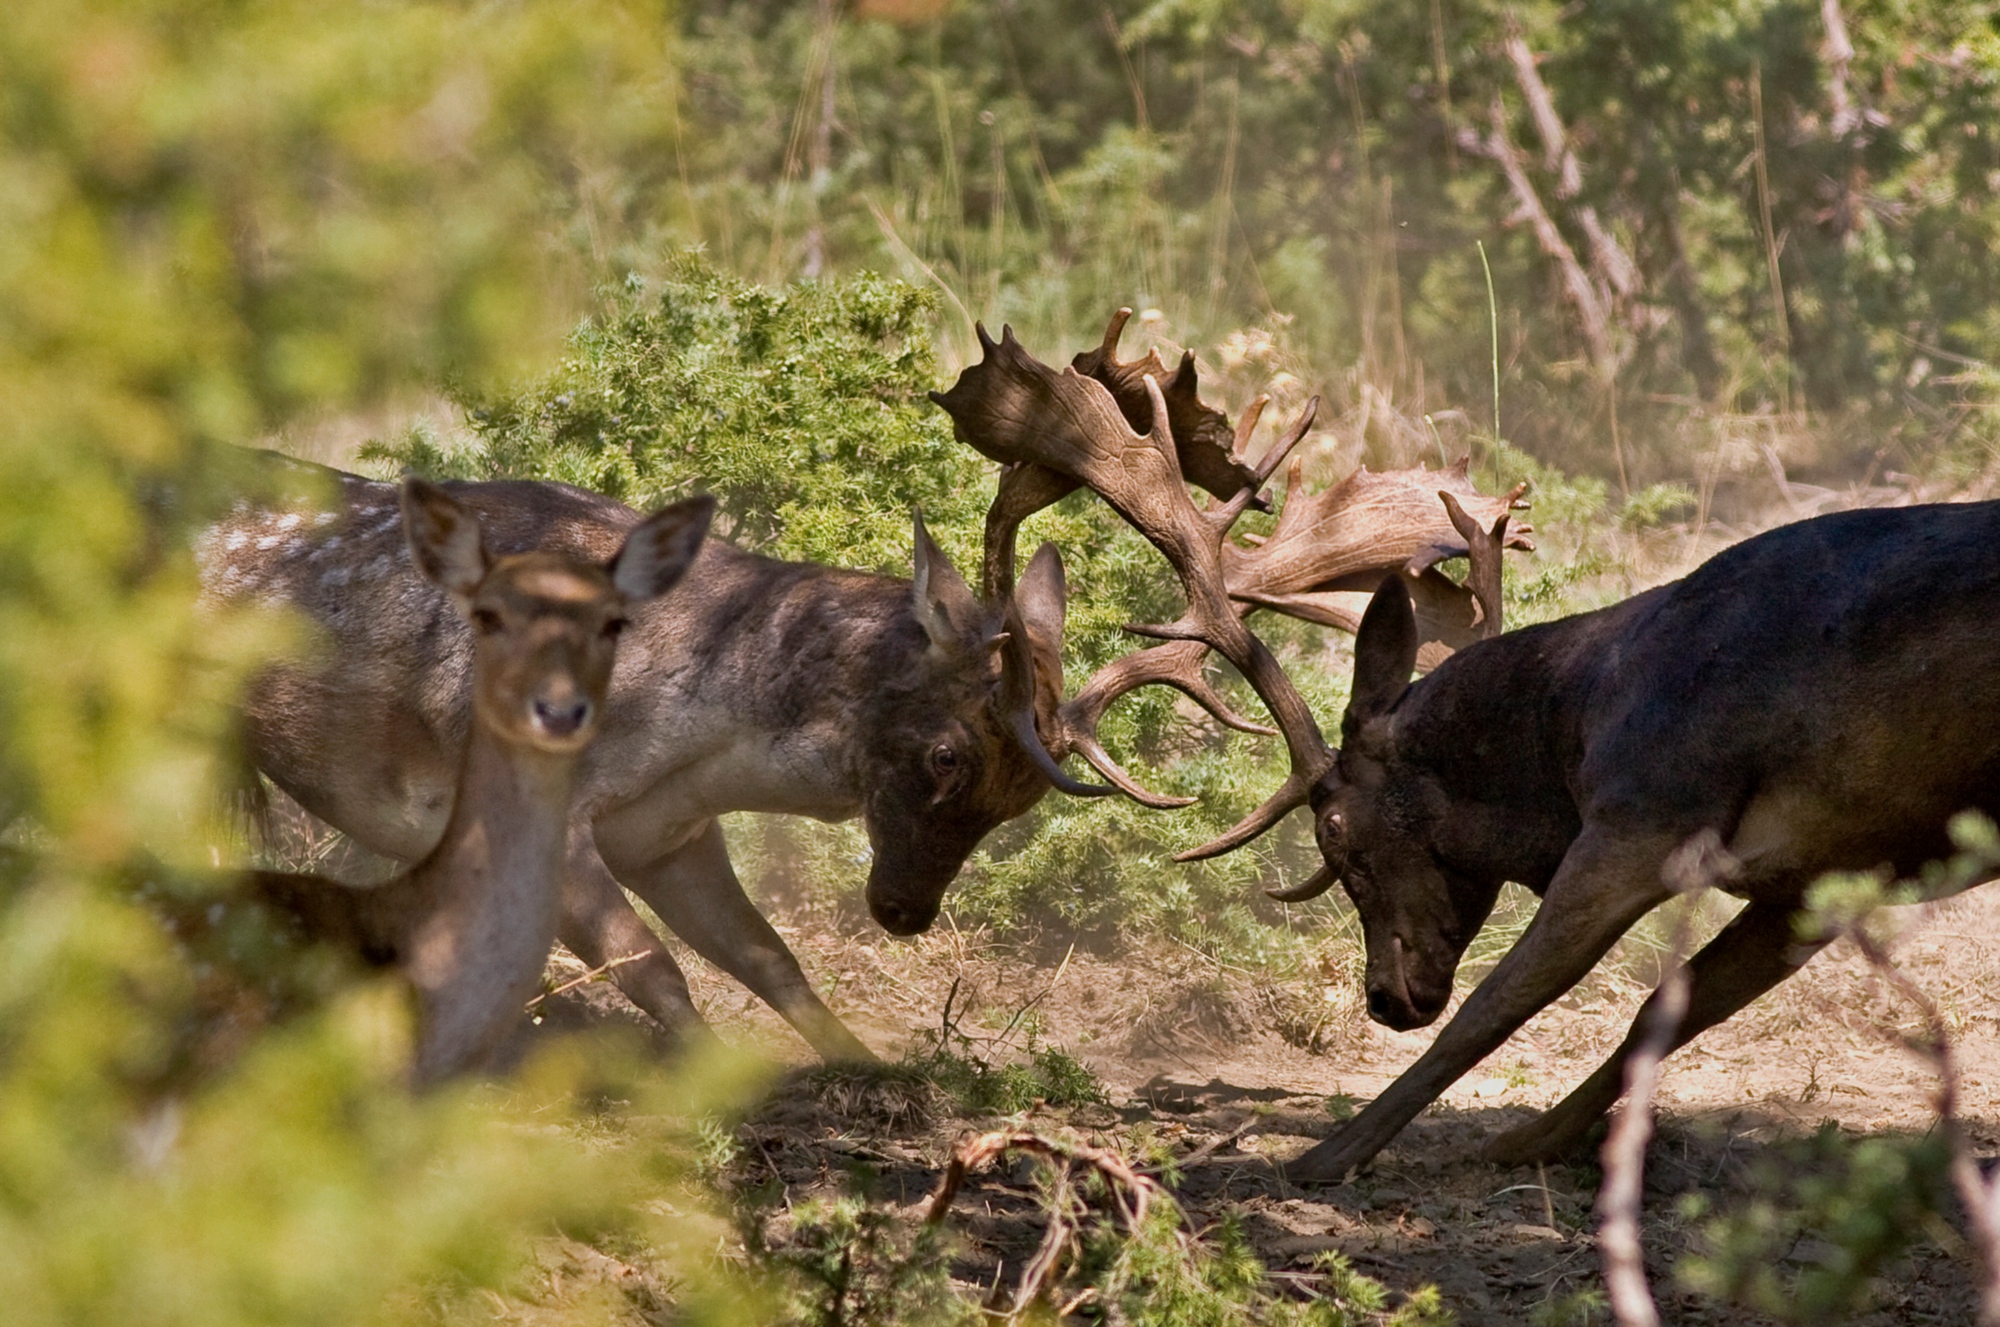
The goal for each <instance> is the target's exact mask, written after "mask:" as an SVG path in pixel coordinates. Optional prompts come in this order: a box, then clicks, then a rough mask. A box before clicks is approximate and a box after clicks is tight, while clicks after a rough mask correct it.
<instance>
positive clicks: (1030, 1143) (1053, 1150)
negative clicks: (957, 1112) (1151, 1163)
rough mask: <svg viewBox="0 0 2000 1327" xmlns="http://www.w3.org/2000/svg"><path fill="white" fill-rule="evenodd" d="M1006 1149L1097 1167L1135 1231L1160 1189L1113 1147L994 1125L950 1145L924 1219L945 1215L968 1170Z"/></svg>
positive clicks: (932, 1220)
mask: <svg viewBox="0 0 2000 1327" xmlns="http://www.w3.org/2000/svg"><path fill="white" fill-rule="evenodd" d="M1008 1152H1027V1153H1031V1154H1032V1155H1035V1156H1039V1157H1042V1158H1043V1159H1045V1160H1047V1161H1049V1162H1051V1163H1053V1164H1054V1165H1056V1166H1057V1167H1059V1168H1060V1169H1062V1170H1063V1171H1065V1172H1067V1171H1068V1170H1070V1169H1071V1168H1073V1167H1074V1166H1077V1165H1083V1166H1087V1167H1089V1168H1090V1169H1092V1170H1095V1171H1097V1172H1098V1173H1099V1174H1100V1175H1102V1176H1104V1180H1105V1186H1106V1187H1107V1188H1108V1189H1109V1190H1110V1191H1111V1198H1112V1201H1113V1203H1115V1204H1116V1205H1117V1208H1118V1215H1119V1216H1120V1217H1121V1218H1122V1219H1123V1220H1124V1222H1125V1225H1126V1228H1127V1229H1134V1230H1135V1229H1137V1228H1138V1227H1139V1226H1140V1225H1141V1224H1143V1223H1144V1221H1145V1219H1146V1210H1147V1208H1148V1207H1149V1206H1150V1205H1151V1204H1152V1200H1153V1198H1154V1196H1155V1195H1156V1194H1158V1193H1159V1191H1160V1186H1159V1185H1158V1184H1157V1183H1155V1182H1154V1181H1153V1180H1152V1179H1151V1178H1150V1177H1149V1176H1146V1175H1142V1174H1140V1173H1139V1172H1138V1171H1136V1170H1134V1169H1132V1165H1131V1163H1130V1162H1128V1161H1126V1160H1125V1158H1124V1157H1121V1156H1119V1155H1118V1154H1117V1153H1116V1152H1112V1151H1109V1150H1107V1149H1105V1148H1101V1147H1091V1146H1090V1145H1089V1144H1087V1143H1066V1142H1062V1141H1060V1140H1059V1139H1054V1138H1045V1137H1043V1136H1042V1135H1041V1134H1038V1133H1034V1132H1031V1131H1029V1130H1026V1129H995V1130H994V1131H993V1132H991V1133H983V1134H975V1135H973V1136H972V1137H970V1138H966V1139H964V1140H962V1141H961V1142H960V1143H959V1145H958V1146H957V1147H955V1148H953V1149H952V1153H951V1161H950V1163H949V1164H948V1165H947V1166H946V1167H945V1171H944V1177H943V1178H942V1179H940V1180H939V1181H938V1187H937V1191H936V1192H935V1193H933V1194H932V1195H931V1205H930V1211H929V1212H928V1213H926V1214H925V1216H924V1221H925V1223H926V1224H929V1225H936V1224H937V1223H938V1222H940V1221H942V1220H944V1218H945V1213H947V1212H949V1211H950V1210H951V1204H952V1200H953V1199H954V1198H956V1197H957V1196H958V1190H959V1187H960V1186H961V1185H963V1184H964V1183H965V1177H966V1174H967V1173H968V1172H970V1171H972V1170H976V1169H977V1168H979V1167H980V1166H983V1165H986V1164H988V1163H989V1162H992V1161H994V1160H997V1159H998V1158H999V1157H1001V1156H1003V1155H1004V1154H1006V1153H1008Z"/></svg>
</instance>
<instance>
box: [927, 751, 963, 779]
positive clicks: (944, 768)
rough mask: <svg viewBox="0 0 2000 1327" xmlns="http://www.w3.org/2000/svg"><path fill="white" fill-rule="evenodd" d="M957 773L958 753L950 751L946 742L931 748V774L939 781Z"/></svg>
mask: <svg viewBox="0 0 2000 1327" xmlns="http://www.w3.org/2000/svg"><path fill="white" fill-rule="evenodd" d="M957 772H958V752H956V751H954V750H952V749H951V744H950V743H948V742H939V743H938V744H937V745H936V746H934V747H932V748H931V773H932V774H935V775H936V776H937V777H939V778H940V779H943V778H949V777H950V776H951V775H953V774H956V773H957Z"/></svg>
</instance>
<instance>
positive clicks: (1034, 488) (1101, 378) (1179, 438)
mask: <svg viewBox="0 0 2000 1327" xmlns="http://www.w3.org/2000/svg"><path fill="white" fill-rule="evenodd" d="M1131 317H1132V310H1130V309H1120V310H1118V312H1116V313H1114V314H1112V315H1111V321H1110V322H1109V323H1107V324H1106V325H1105V328H1104V340H1103V341H1102V342H1101V343H1100V344H1099V345H1098V346H1097V347H1096V348H1095V349H1093V350H1087V351H1084V352H1083V353H1082V354H1080V355H1078V356H1077V357H1076V358H1075V359H1073V360H1071V361H1070V367H1071V368H1072V369H1074V370H1076V372H1077V373H1079V374H1081V375H1083V376H1084V377H1086V378H1089V379H1091V380H1092V381H1094V382H1097V383H1100V384H1102V386H1103V387H1104V389H1105V390H1106V391H1108V392H1109V393H1111V399H1112V400H1113V401H1115V402H1117V404H1118V408H1119V410H1120V411H1121V412H1122V413H1123V414H1124V416H1125V418H1126V421H1127V422H1128V423H1130V424H1131V425H1132V427H1133V428H1134V429H1140V428H1145V427H1148V424H1147V420H1148V418H1149V416H1148V414H1147V412H1148V411H1149V410H1150V409H1151V408H1152V407H1151V406H1150V405H1149V404H1148V402H1147V397H1146V388H1145V383H1146V380H1147V379H1149V378H1151V379H1156V380H1158V381H1159V383H1160V390H1161V394H1162V395H1163V396H1164V397H1165V398H1166V401H1167V418H1168V422H1169V425H1170V426H1171V428H1172V429H1173V433H1174V439H1175V441H1174V447H1175V453H1176V455H1177V456H1178V458H1179V460H1180V464H1181V474H1182V475H1183V477H1185V478H1186V479H1187V480H1189V481H1190V482H1191V483H1194V484H1197V485H1199V486H1200V487H1202V488H1204V489H1206V490H1208V491H1209V492H1210V493H1213V494H1214V495H1215V496H1216V497H1218V498H1225V499H1226V498H1231V497H1234V496H1235V495H1236V494H1237V493H1239V492H1241V491H1242V490H1243V489H1245V488H1248V489H1250V490H1251V492H1252V493H1253V494H1255V493H1256V492H1258V491H1259V490H1260V489H1261V488H1262V487H1263V483H1264V480H1265V479H1268V478H1269V477H1270V471H1269V470H1268V469H1267V470H1265V471H1264V472H1263V473H1262V474H1261V475H1260V474H1259V473H1258V471H1257V470H1255V469H1253V468H1252V467H1251V466H1249V465H1247V464H1245V463H1244V462H1243V460H1242V459H1241V457H1242V453H1243V446H1244V444H1245V443H1247V442H1248V441H1249V439H1250V436H1251V434H1252V433H1253V432H1255V430H1256V427H1257V417H1258V415H1259V414H1261V413H1262V411H1263V409H1264V403H1265V400H1266V398H1263V397H1259V398H1258V399H1257V400H1256V401H1254V402H1252V403H1251V406H1250V408H1249V409H1248V410H1246V411H1244V412H1243V418H1242V420H1241V421H1240V422H1239V423H1238V424H1237V426H1236V428H1235V429H1234V430H1233V431H1232V430H1231V429H1230V426H1229V417H1228V416H1227V415H1224V414H1223V413H1222V412H1221V411H1220V410H1217V409H1215V408H1214V407H1212V406H1210V405H1208V404H1207V403H1206V402H1204V401H1203V400H1202V399H1201V395H1200V385H1199V383H1198V381H1197V380H1196V375H1195V365H1194V352H1192V351H1189V352H1187V353H1186V354H1184V355H1183V356H1182V357H1181V362H1180V363H1179V364H1178V365H1177V366H1175V368H1174V370H1173V372H1171V373H1169V372H1168V371H1167V367H1166V365H1165V364H1164V363H1163V362H1161V360H1160V356H1159V353H1158V352H1157V351H1153V350H1148V351H1147V352H1146V354H1145V357H1144V358H1142V359H1133V360H1121V359H1119V358H1118V342H1119V339H1120V338H1121V337H1122V336H1123V334H1124V331H1125V324H1126V322H1127V321H1129V320H1130V319H1131ZM975 330H976V331H977V333H978V335H979V347H980V350H981V352H982V354H983V355H984V356H985V358H986V360H992V359H993V358H994V354H995V352H996V351H999V352H1001V354H1002V356H1003V357H1011V356H1014V355H1019V356H1022V357H1026V356H1027V352H1026V351H1024V350H1022V349H1021V343H1020V342H1018V341H1016V340H1014V333H1013V330H1012V329H1011V328H1002V329H1001V333H1000V340H1001V344H1000V345H995V344H994V342H993V338H992V337H990V336H988V335H987V334H986V328H985V326H984V325H983V324H982V325H978V326H977V327H976V328H975ZM964 387H965V380H964V378H963V377H961V378H960V380H959V381H958V382H957V383H956V384H954V385H953V386H952V389H951V390H950V391H948V392H932V393H931V400H933V401H935V402H937V403H938V404H939V405H940V406H943V407H944V409H945V412H946V413H947V414H949V415H950V416H951V417H952V421H953V423H954V424H955V425H956V431H957V433H958V437H959V440H960V441H961V442H963V443H965V444H966V445H967V446H969V447H971V448H972V449H973V450H974V451H976V452H978V453H979V454H980V455H982V456H985V457H988V458H990V459H992V460H995V461H998V462H1000V465H1001V470H1000V488H999V491H998V492H997V493H995V494H994V497H993V505H992V506H991V507H989V508H987V511H986V562H985V567H984V571H983V573H982V575H981V578H980V579H981V593H982V594H984V595H985V597H986V598H987V599H988V600H997V599H998V598H999V597H1000V596H1002V595H1005V594H1007V593H1009V592H1011V591H1012V590H1013V588H1014V561H1015V533H1016V531H1018V530H1019V528H1020V525H1021V522H1022V521H1025V520H1027V519H1028V518H1029V517H1030V516H1033V515H1034V514H1035V513H1036V512H1038V511H1040V510H1042V509H1043V508H1044V507H1051V506H1054V505H1055V504H1056V503H1057V502H1060V501H1061V500H1062V499H1064V498H1066V497H1068V496H1069V495H1070V494H1071V493H1074V492H1075V491H1076V490H1077V489H1079V488H1081V487H1082V486H1083V481H1082V480H1081V479H1079V478H1077V477H1076V476H1074V475H1071V474H1068V473H1066V472H1063V471H1060V470H1057V469H1054V468H1052V467H1050V466H1046V465H1042V464H1038V463H1037V462H1036V461H1034V460H1033V459H1031V458H1029V457H1026V456H1023V455H1021V454H1018V453H1017V452H1015V451H1014V450H1013V449H1012V447H1011V446H1010V445H1009V444H1008V443H1007V442H1006V440H1005V439H1004V437H1001V436H999V435H995V434H993V433H991V432H988V431H986V430H984V429H982V428H978V427H968V423H969V422H970V417H969V416H967V415H962V414H961V410H960V407H961V405H963V404H964V403H965V402H966V401H967V400H968V398H967V397H965V396H964V395H963V394H962V389H963V388H964ZM1253 502H1254V504H1255V505H1256V506H1257V507H1258V508H1259V509H1260V510H1261V509H1263V508H1264V505H1265V504H1264V502H1263V500H1262V499H1261V498H1253Z"/></svg>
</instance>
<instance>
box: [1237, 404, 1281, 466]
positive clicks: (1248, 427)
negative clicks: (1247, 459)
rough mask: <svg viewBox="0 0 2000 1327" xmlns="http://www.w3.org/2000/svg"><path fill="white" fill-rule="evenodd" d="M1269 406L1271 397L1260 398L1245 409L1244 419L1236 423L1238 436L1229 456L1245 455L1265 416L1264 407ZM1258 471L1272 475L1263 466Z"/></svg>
mask: <svg viewBox="0 0 2000 1327" xmlns="http://www.w3.org/2000/svg"><path fill="white" fill-rule="evenodd" d="M1269 404H1271V398H1270V397H1269V396H1259V397H1258V398H1257V399H1256V400H1254V401H1252V402H1251V403H1250V404H1249V405H1246V406H1244V407H1243V417H1242V418H1241V419H1239V420H1237V421H1236V436H1235V438H1234V439H1232V440H1231V442H1230V444H1229V454H1230V455H1231V456H1237V457H1240V456H1242V455H1243V449H1244V448H1245V447H1248V446H1249V445H1250V439H1251V437H1252V436H1254V435H1255V434H1256V432H1257V421H1258V419H1260V418H1261V417H1262V416H1263V414H1264V407H1265V406H1267V405H1269ZM1258 469H1259V471H1260V472H1261V473H1263V474H1264V475H1265V476H1266V477H1268V476H1269V475H1270V473H1271V472H1270V471H1268V470H1265V469H1264V468H1263V467H1262V466H1259V467H1258Z"/></svg>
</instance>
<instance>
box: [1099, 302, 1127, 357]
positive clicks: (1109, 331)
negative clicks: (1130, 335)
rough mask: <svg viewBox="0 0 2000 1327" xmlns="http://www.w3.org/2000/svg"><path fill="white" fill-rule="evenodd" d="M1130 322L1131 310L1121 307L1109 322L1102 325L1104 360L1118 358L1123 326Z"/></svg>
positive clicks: (1123, 331) (1123, 330) (1123, 332)
mask: <svg viewBox="0 0 2000 1327" xmlns="http://www.w3.org/2000/svg"><path fill="white" fill-rule="evenodd" d="M1131 320H1132V310H1131V309H1129V308H1123V307H1121V308H1119V309H1117V310H1116V311H1115V312H1113V313H1112V315H1111V318H1110V320H1109V321H1108V322H1106V323H1105V324H1104V344H1103V346H1102V347H1101V349H1102V350H1103V353H1104V358H1105V359H1107V360H1112V359H1116V358H1117V357H1118V342H1119V341H1120V340H1121V339H1122V338H1123V337H1124V335H1125V324H1126V323H1128V322H1130V321H1131Z"/></svg>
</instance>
